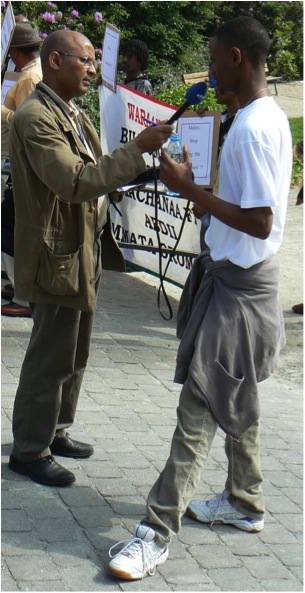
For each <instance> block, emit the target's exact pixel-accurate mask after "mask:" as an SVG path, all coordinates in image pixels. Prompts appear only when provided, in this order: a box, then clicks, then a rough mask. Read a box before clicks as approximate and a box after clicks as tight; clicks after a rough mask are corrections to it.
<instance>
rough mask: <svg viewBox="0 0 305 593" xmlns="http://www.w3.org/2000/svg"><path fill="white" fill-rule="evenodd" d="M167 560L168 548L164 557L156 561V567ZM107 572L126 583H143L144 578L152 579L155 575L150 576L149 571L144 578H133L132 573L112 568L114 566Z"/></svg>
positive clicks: (109, 567)
mask: <svg viewBox="0 0 305 593" xmlns="http://www.w3.org/2000/svg"><path fill="white" fill-rule="evenodd" d="M167 559H168V548H166V550H165V551H164V552H163V554H162V556H160V558H158V560H157V561H156V566H161V564H164V562H166V560H167ZM107 572H108V573H109V574H111V576H113V577H116V578H117V579H123V580H124V581H141V580H142V579H144V577H147V576H149V577H152V576H153V575H154V574H155V573H154V572H153V573H152V574H150V573H149V571H147V572H146V573H145V574H143V576H138V575H137V576H133V575H132V574H130V572H125V571H124V570H119V569H117V568H112V566H108V567H107Z"/></svg>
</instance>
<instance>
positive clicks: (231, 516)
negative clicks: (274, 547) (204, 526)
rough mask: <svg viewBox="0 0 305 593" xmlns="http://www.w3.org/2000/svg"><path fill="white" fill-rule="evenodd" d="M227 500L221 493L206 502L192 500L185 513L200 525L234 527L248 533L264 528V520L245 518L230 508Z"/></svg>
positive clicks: (224, 493) (224, 494)
mask: <svg viewBox="0 0 305 593" xmlns="http://www.w3.org/2000/svg"><path fill="white" fill-rule="evenodd" d="M227 498H228V494H227V493H226V492H223V493H222V494H218V496H215V498H212V499H211V500H208V501H206V502H205V501H203V502H201V501H198V500H192V502H191V503H190V504H189V506H188V508H187V509H186V511H187V513H188V515H189V516H190V517H192V518H193V519H196V520H197V521H200V522H201V523H211V525H213V523H215V524H219V523H223V524H226V525H234V527H237V528H238V529H242V530H243V531H249V532H250V533H257V532H258V531H261V530H262V529H263V528H264V519H251V518H250V517H245V516H244V515H243V514H242V513H240V512H239V511H236V510H235V509H234V508H233V507H232V505H231V504H230V503H229V501H228V500H227Z"/></svg>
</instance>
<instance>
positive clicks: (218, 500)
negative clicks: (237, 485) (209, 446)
mask: <svg viewBox="0 0 305 593" xmlns="http://www.w3.org/2000/svg"><path fill="white" fill-rule="evenodd" d="M226 499H227V496H226V493H225V492H222V493H221V494H218V496H215V497H214V498H211V500H208V502H207V506H211V507H214V506H215V511H214V514H213V519H212V523H211V527H212V525H213V524H214V523H215V521H216V519H217V515H218V511H219V508H220V505H221V503H222V501H223V500H226ZM211 503H212V504H211Z"/></svg>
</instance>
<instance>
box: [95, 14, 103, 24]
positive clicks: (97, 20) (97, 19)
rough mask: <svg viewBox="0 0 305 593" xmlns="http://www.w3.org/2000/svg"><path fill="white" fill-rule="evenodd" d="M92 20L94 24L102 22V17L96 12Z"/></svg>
mask: <svg viewBox="0 0 305 593" xmlns="http://www.w3.org/2000/svg"><path fill="white" fill-rule="evenodd" d="M94 20H95V22H96V23H98V22H99V21H102V20H103V15H102V13H101V12H96V13H95V15H94Z"/></svg>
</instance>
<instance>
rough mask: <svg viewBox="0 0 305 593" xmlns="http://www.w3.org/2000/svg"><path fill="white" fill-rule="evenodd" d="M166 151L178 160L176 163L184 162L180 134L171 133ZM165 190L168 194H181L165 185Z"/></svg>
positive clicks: (174, 159)
mask: <svg viewBox="0 0 305 593" xmlns="http://www.w3.org/2000/svg"><path fill="white" fill-rule="evenodd" d="M166 152H167V154H168V155H169V156H170V157H171V158H172V159H173V161H176V163H183V150H182V146H181V144H180V136H179V134H172V135H171V137H170V139H169V144H168V146H167V148H166ZM164 191H165V193H166V194H167V195H168V196H179V194H177V193H176V192H174V191H170V190H169V189H167V187H166V186H164Z"/></svg>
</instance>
